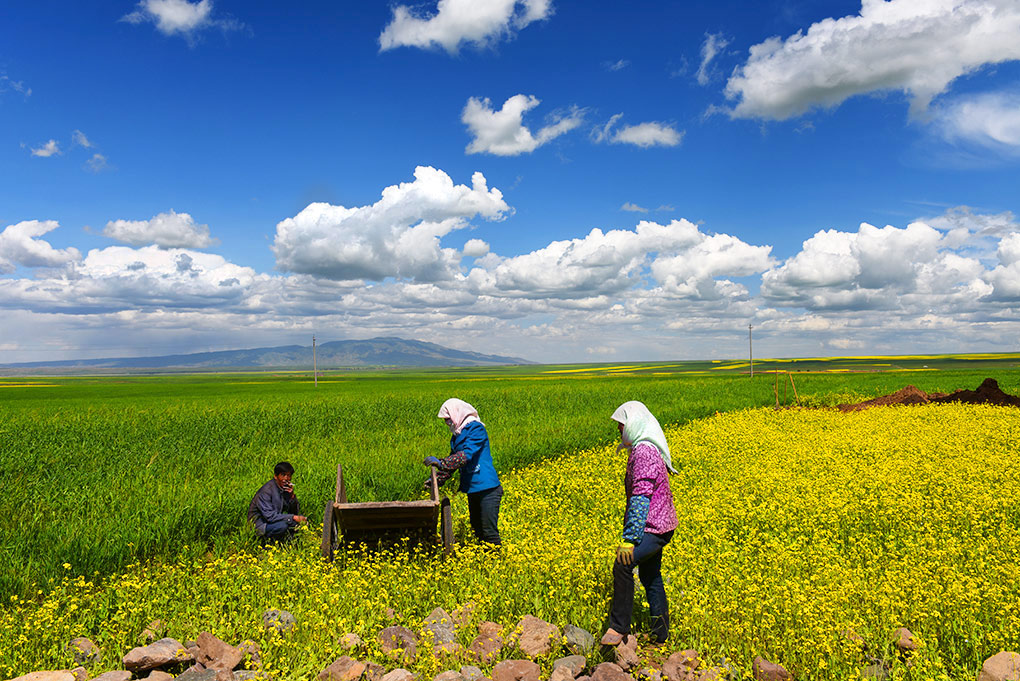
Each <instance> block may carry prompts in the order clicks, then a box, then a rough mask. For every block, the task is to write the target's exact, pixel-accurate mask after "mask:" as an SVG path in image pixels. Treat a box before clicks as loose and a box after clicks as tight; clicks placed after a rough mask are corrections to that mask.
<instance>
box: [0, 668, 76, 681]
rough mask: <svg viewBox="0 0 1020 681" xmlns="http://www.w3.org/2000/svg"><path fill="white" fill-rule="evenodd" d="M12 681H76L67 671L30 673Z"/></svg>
mask: <svg viewBox="0 0 1020 681" xmlns="http://www.w3.org/2000/svg"><path fill="white" fill-rule="evenodd" d="M11 681H75V679H74V674H73V673H71V672H69V671H68V670H66V669H61V670H58V671H39V672H29V673H28V674H25V675H24V676H19V677H17V678H15V679H11Z"/></svg>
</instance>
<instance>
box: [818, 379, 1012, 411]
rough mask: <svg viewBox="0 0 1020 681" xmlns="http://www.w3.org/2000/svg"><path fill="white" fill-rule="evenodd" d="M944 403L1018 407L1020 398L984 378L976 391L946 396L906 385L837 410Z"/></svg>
mask: <svg viewBox="0 0 1020 681" xmlns="http://www.w3.org/2000/svg"><path fill="white" fill-rule="evenodd" d="M946 402H963V403H964V404H995V405H999V406H1005V407H1020V397H1017V396H1016V395H1010V394H1009V393H1004V392H1002V390H1000V389H999V384H998V383H997V382H996V381H995V379H994V378H986V379H985V380H984V381H982V382H981V385H979V386H978V388H977V390H957V391H955V392H953V393H950V394H948V395H947V394H946V393H926V392H924V391H923V390H921V389H920V388H915V387H914V386H912V385H908V386H907V387H905V388H901V389H900V390H897V391H896V392H894V393H892V394H891V395H882V396H881V397H876V398H875V399H873V400H866V401H864V402H858V403H857V404H841V405H839V406H838V407H837V408H838V409H839V410H840V411H860V410H862V409H868V408H869V407H883V406H888V405H892V404H931V403H936V404H943V403H946Z"/></svg>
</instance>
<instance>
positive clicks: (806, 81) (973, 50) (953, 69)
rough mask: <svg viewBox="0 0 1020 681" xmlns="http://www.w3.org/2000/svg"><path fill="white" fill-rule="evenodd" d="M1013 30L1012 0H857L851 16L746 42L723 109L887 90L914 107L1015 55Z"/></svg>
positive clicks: (793, 111)
mask: <svg viewBox="0 0 1020 681" xmlns="http://www.w3.org/2000/svg"><path fill="white" fill-rule="evenodd" d="M1018 34H1020V5H1017V3H1016V2H1015V1H1014V0H888V1H886V0H863V2H862V4H861V11H860V13H859V14H858V15H857V16H848V17H843V18H841V19H825V20H823V21H820V22H818V23H815V24H813V25H811V26H810V27H809V28H808V30H807V32H806V33H801V32H798V33H796V34H794V35H792V36H790V37H789V38H787V39H786V40H782V39H780V38H779V37H773V38H769V39H768V40H766V41H765V42H763V43H760V44H758V45H754V46H752V47H751V50H750V56H749V58H748V60H747V62H746V63H745V64H744V65H743V66H741V67H739V68H738V69H737V70H736V71H735V72H734V74H733V75H732V76H731V77H730V79H729V81H728V82H727V84H726V95H727V97H729V98H730V99H734V100H737V103H736V105H735V106H734V108H733V109H732V111H731V112H730V115H731V116H733V117H734V118H763V119H775V120H785V119H787V118H791V117H793V116H799V115H801V114H803V113H805V112H807V111H809V110H810V109H813V108H815V107H835V106H838V105H839V104H840V103H842V102H843V101H844V100H846V99H847V98H849V97H852V96H854V95H859V94H865V93H868V92H877V91H890V90H894V91H903V92H905V93H907V94H909V95H910V97H911V98H912V101H911V111H912V112H913V113H914V114H919V113H921V112H923V111H925V110H926V109H927V107H928V104H929V102H930V101H931V100H932V99H933V98H934V97H935V96H936V95H938V94H940V93H941V92H943V91H944V90H945V89H946V88H947V87H948V86H949V84H950V83H951V82H952V81H953V80H955V79H956V78H959V77H960V76H962V75H965V74H967V73H971V72H973V71H975V70H976V69H979V68H980V67H982V66H984V65H987V64H997V63H1001V62H1005V61H1011V60H1016V59H1020V40H1017V35H1018Z"/></svg>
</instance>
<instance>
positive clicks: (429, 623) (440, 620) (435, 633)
mask: <svg viewBox="0 0 1020 681" xmlns="http://www.w3.org/2000/svg"><path fill="white" fill-rule="evenodd" d="M424 625H425V629H426V630H428V631H431V632H432V643H433V645H441V644H443V643H453V642H454V641H456V640H457V632H456V630H455V628H454V626H453V618H451V617H450V615H449V613H447V612H446V611H445V610H443V609H442V608H436V609H435V610H433V611H432V612H430V613H429V616H428V617H426V618H425V622H424Z"/></svg>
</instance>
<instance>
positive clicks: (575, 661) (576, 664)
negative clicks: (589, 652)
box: [553, 655, 588, 679]
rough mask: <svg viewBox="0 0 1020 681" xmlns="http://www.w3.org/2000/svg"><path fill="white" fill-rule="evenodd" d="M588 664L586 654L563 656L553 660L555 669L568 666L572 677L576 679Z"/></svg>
mask: <svg viewBox="0 0 1020 681" xmlns="http://www.w3.org/2000/svg"><path fill="white" fill-rule="evenodd" d="M587 666H588V660H587V659H586V658H585V657H584V655H568V656H567V657H561V658H560V659H558V660H556V661H555V662H553V671H556V670H557V669H559V668H560V667H566V668H567V669H569V670H570V678H572V679H574V678H577V676H578V675H579V674H580V673H581V672H583V671H584V668H585V667H587Z"/></svg>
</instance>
